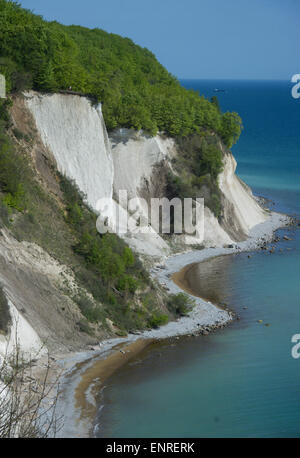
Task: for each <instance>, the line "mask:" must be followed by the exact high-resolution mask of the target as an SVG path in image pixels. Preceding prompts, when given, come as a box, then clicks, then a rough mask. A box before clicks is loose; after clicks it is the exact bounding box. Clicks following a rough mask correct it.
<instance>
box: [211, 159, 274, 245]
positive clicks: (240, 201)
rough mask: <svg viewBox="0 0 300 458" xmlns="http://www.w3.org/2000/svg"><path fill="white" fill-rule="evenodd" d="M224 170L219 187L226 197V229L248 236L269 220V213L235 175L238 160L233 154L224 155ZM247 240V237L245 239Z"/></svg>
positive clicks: (220, 176)
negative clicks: (258, 225) (252, 230)
mask: <svg viewBox="0 0 300 458" xmlns="http://www.w3.org/2000/svg"><path fill="white" fill-rule="evenodd" d="M223 163H224V169H223V172H222V173H220V175H219V187H220V190H221V191H222V193H223V194H224V196H225V199H224V201H223V204H224V208H223V211H224V227H225V230H226V229H227V230H229V227H228V226H231V228H232V232H234V231H235V232H236V234H237V238H238V235H239V234H242V233H243V235H244V236H247V235H248V234H249V231H250V229H252V227H254V226H256V225H257V224H260V223H263V222H264V221H266V220H267V219H268V215H267V213H266V212H265V211H264V210H263V209H262V208H261V207H260V206H259V205H258V203H257V201H256V200H255V198H254V197H253V195H252V192H251V190H250V188H249V187H248V186H247V185H245V184H244V183H243V182H242V181H241V180H240V179H239V178H238V177H237V175H236V174H235V171H236V166H237V163H236V160H235V159H234V157H233V155H232V154H228V153H226V154H225V155H224V160H223ZM244 238H245V237H244Z"/></svg>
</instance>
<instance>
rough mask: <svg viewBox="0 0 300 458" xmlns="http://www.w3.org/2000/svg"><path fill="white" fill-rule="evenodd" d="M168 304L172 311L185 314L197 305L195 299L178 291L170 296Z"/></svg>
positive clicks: (181, 314)
mask: <svg viewBox="0 0 300 458" xmlns="http://www.w3.org/2000/svg"><path fill="white" fill-rule="evenodd" d="M167 305H168V309H169V310H170V312H172V313H175V314H176V315H180V316H185V315H187V314H188V313H189V312H190V311H191V310H192V308H193V307H194V306H195V301H194V299H192V298H191V297H190V296H188V295H187V294H185V293H178V294H171V295H170V296H169V299H168V304H167Z"/></svg>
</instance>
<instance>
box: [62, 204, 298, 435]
mask: <svg viewBox="0 0 300 458" xmlns="http://www.w3.org/2000/svg"><path fill="white" fill-rule="evenodd" d="M290 222H291V218H290V217H289V216H287V215H284V214H279V213H275V212H270V218H269V219H268V220H267V221H266V222H264V223H261V224H259V225H257V226H255V227H254V228H253V229H252V230H251V231H250V234H249V237H248V239H247V240H245V241H243V242H237V243H236V244H235V245H234V246H233V248H223V247H219V248H204V249H202V250H190V251H188V252H184V253H180V254H176V255H172V256H169V257H168V258H167V259H166V260H165V263H164V265H161V264H160V265H156V266H154V267H153V268H152V269H151V271H150V274H151V276H152V278H153V279H155V280H157V281H158V282H159V283H160V284H161V285H162V286H164V287H165V288H166V289H167V290H168V292H169V293H171V294H177V293H178V292H182V288H181V286H183V285H182V284H181V283H180V281H179V282H178V279H179V277H180V274H182V272H183V271H184V272H186V269H189V268H191V265H194V264H196V263H199V262H202V261H204V260H208V259H210V258H213V257H217V256H222V255H230V254H237V253H240V252H245V251H254V250H257V249H258V248H260V247H261V246H262V245H263V244H265V243H269V242H271V241H272V239H273V237H274V232H275V231H276V230H278V229H280V228H283V227H286V226H288V225H289V223H290ZM174 275H175V278H174ZM176 280H177V281H176ZM185 292H187V293H188V294H189V295H191V296H192V297H193V299H194V300H195V303H196V305H195V307H194V308H193V310H192V311H191V312H190V314H189V315H188V316H185V317H182V318H180V319H178V320H176V321H172V322H169V323H167V324H166V325H164V326H162V327H160V328H158V329H152V330H147V331H141V332H139V333H137V334H129V335H128V336H127V337H123V338H112V339H108V340H105V341H103V342H100V344H99V349H96V348H95V350H94V351H85V352H77V353H73V354H71V355H70V354H67V355H64V356H62V355H61V356H60V357H57V358H58V359H56V362H55V366H57V368H60V370H61V371H63V376H62V379H61V382H60V385H61V386H62V390H61V392H60V397H59V401H58V406H57V412H58V416H59V415H63V416H64V419H65V425H64V426H63V427H62V429H61V430H60V431H59V433H58V434H57V437H90V436H91V434H92V427H93V423H94V420H95V416H96V412H97V407H98V406H97V403H96V399H95V398H96V397H97V394H98V393H99V391H100V390H101V389H103V388H104V382H105V380H107V379H108V378H109V377H110V376H111V375H112V374H114V373H115V372H116V371H117V370H118V369H119V368H121V367H122V366H123V365H125V364H126V363H127V362H128V361H130V360H131V359H132V358H134V357H136V356H137V355H138V354H139V353H140V352H141V351H142V350H143V349H145V348H146V347H147V346H149V345H151V344H152V343H154V342H155V341H157V340H163V339H168V338H177V339H179V337H180V336H186V335H199V334H208V333H209V332H211V331H212V330H215V329H217V328H222V327H225V326H226V325H227V324H228V323H229V322H231V321H232V320H233V319H234V313H233V312H232V311H230V310H228V309H226V310H224V309H222V308H220V307H219V306H217V305H215V304H213V303H211V302H209V301H206V300H204V299H202V298H200V297H198V296H195V295H192V294H191V293H190V292H188V291H185Z"/></svg>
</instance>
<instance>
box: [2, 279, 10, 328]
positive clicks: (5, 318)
mask: <svg viewBox="0 0 300 458" xmlns="http://www.w3.org/2000/svg"><path fill="white" fill-rule="evenodd" d="M10 320H11V316H10V313H9V306H8V302H7V299H6V296H5V294H4V292H3V288H2V287H0V333H1V332H3V333H4V334H6V333H7V332H8V325H9V323H10Z"/></svg>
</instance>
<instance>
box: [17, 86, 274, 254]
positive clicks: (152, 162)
mask: <svg viewBox="0 0 300 458" xmlns="http://www.w3.org/2000/svg"><path fill="white" fill-rule="evenodd" d="M25 96H26V100H27V106H28V108H29V109H30V111H31V113H32V114H33V116H34V119H35V122H36V125H37V128H38V131H39V133H40V135H41V138H42V140H43V142H44V144H45V145H46V146H47V147H48V150H49V154H50V155H51V156H53V157H54V159H55V161H56V163H57V167H58V169H59V170H60V171H61V172H62V173H64V174H66V176H67V177H69V178H71V179H73V180H75V182H76V184H77V185H78V187H79V189H80V190H81V191H83V192H84V193H85V194H86V197H87V202H88V203H89V205H90V206H91V207H92V208H94V209H97V201H98V200H99V199H101V198H105V197H106V198H110V199H115V200H113V201H112V203H113V205H112V207H113V210H114V209H118V208H119V204H120V205H121V206H123V208H120V209H119V211H120V212H121V213H123V214H124V211H125V212H127V208H125V207H124V205H123V204H122V202H121V201H120V202H119V198H118V195H119V191H122V190H126V191H127V196H128V198H129V199H133V198H134V199H135V209H134V211H138V212H139V213H140V214H141V215H142V216H143V217H144V218H145V217H148V213H147V204H146V202H145V200H143V199H146V201H147V203H148V204H149V200H150V198H151V197H157V196H161V193H160V186H163V183H160V179H159V178H160V176H159V173H158V169H157V168H156V166H157V165H158V164H162V163H164V164H165V165H166V166H167V167H171V161H170V159H171V158H172V157H174V156H176V154H180V152H178V151H177V148H176V145H175V142H174V140H173V139H170V138H166V137H163V136H161V135H157V136H155V137H152V138H151V137H149V136H147V135H145V134H143V133H142V132H134V131H133V130H129V129H118V130H116V131H115V132H113V133H112V134H110V138H108V135H107V132H106V127H105V124H104V120H103V116H102V112H101V106H100V105H99V106H98V107H93V106H92V105H91V103H90V101H88V100H87V99H86V98H84V97H80V96H76V95H63V94H53V95H40V94H37V93H35V92H32V91H31V92H29V93H26V94H25ZM235 170H236V161H235V159H234V158H233V156H232V155H231V154H229V153H224V170H223V172H222V173H221V174H220V176H219V186H220V190H221V192H222V196H223V197H222V199H223V200H222V204H223V210H224V216H223V219H222V222H221V223H220V222H219V221H218V220H217V219H216V218H215V216H214V215H213V214H212V212H211V211H210V210H209V209H208V208H205V221H204V240H203V239H202V238H200V237H198V238H197V237H191V236H184V235H183V236H181V241H182V243H183V244H186V245H192V244H200V243H201V244H204V245H205V246H223V245H225V244H229V243H232V242H233V241H241V240H245V239H246V238H247V235H248V234H249V230H250V229H251V228H252V227H253V226H255V225H257V224H260V223H262V222H264V221H266V219H267V218H268V215H267V214H266V212H265V211H264V210H262V209H261V207H260V206H259V205H258V203H257V202H256V200H255V198H254V197H253V195H252V193H251V191H250V190H249V189H248V187H247V186H246V185H245V184H244V183H242V182H241V180H240V179H239V178H238V177H237V176H236V175H235ZM191 197H193V196H191ZM132 213H133V210H132V209H131V210H130V209H129V211H128V214H127V216H128V217H129V215H131V214H132ZM109 221H110V226H111V227H114V226H115V225H116V222H117V221H116V218H115V216H114V213H113V212H112V213H111V215H110V217H109ZM121 236H122V237H123V238H124V239H125V240H126V241H127V243H128V244H129V245H130V246H131V247H133V248H134V249H135V250H136V251H138V252H140V253H143V254H146V255H149V256H160V257H162V256H165V255H168V254H169V253H170V248H169V246H168V244H167V243H166V242H165V241H164V240H163V238H162V237H161V236H160V235H159V234H157V233H156V232H155V231H154V230H153V228H152V227H150V226H149V227H148V228H146V229H145V230H144V233H140V232H139V231H133V232H131V233H130V234H121Z"/></svg>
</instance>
